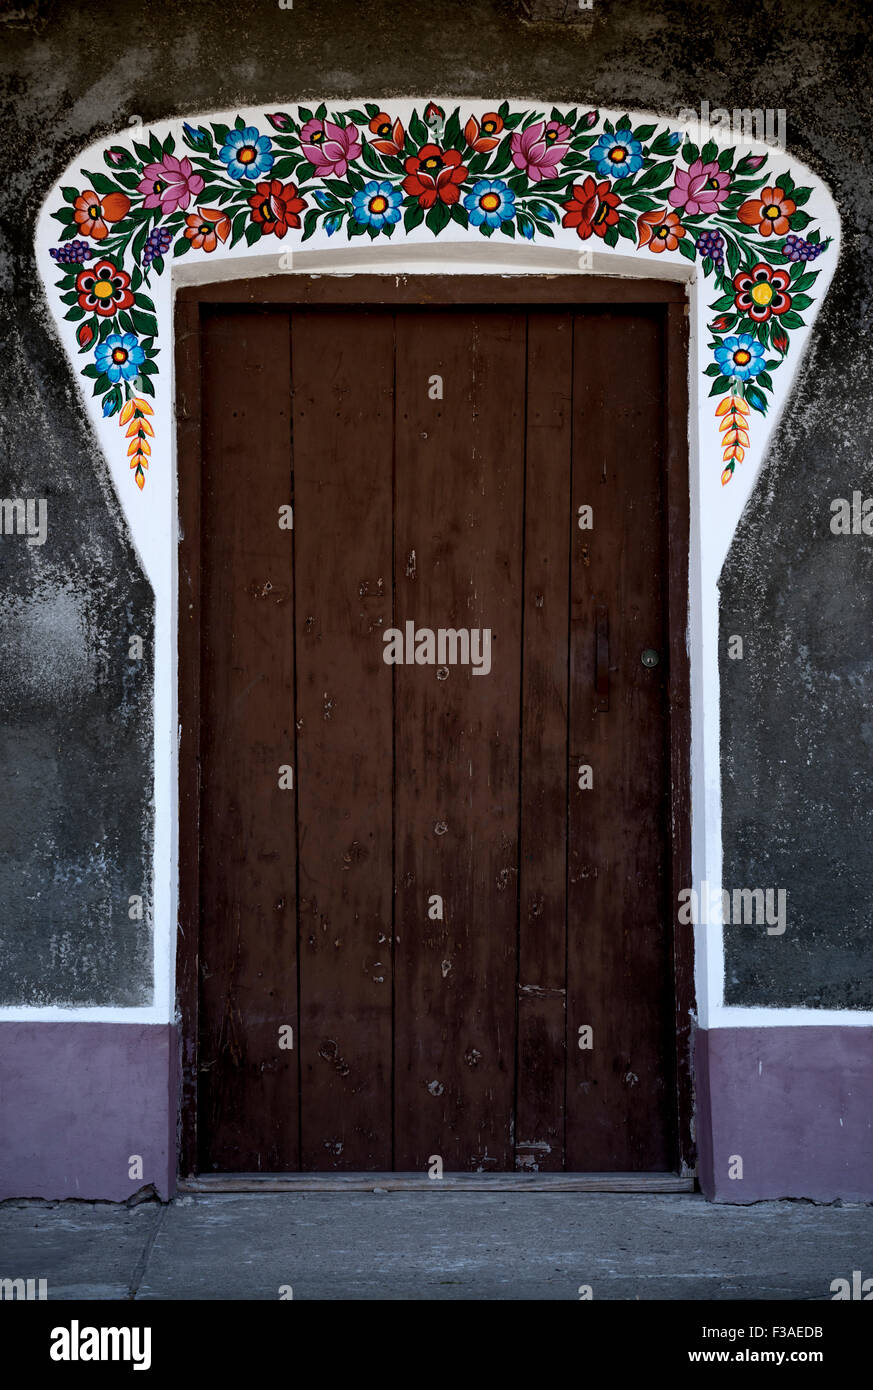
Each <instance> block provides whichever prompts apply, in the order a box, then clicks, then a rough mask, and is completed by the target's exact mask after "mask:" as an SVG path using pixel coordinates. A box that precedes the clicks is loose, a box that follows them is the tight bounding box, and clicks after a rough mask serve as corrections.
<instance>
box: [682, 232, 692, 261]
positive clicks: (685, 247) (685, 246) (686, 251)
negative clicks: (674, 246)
mask: <svg viewBox="0 0 873 1390" xmlns="http://www.w3.org/2000/svg"><path fill="white" fill-rule="evenodd" d="M679 250H680V252H681V253H682V255H683V256H684V257H685V259H686V261H693V260H694V242H693V241H692V240H691V238H690V237H683V238H682V240H681V241H680V242H679Z"/></svg>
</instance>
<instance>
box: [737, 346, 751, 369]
mask: <svg viewBox="0 0 873 1390" xmlns="http://www.w3.org/2000/svg"><path fill="white" fill-rule="evenodd" d="M751 360H752V354H751V353H750V352H747V351H746V349H745V348H737V350H736V352H735V353H734V364H735V365H736V366H737V367H745V365H746V363H747V362H750V361H751Z"/></svg>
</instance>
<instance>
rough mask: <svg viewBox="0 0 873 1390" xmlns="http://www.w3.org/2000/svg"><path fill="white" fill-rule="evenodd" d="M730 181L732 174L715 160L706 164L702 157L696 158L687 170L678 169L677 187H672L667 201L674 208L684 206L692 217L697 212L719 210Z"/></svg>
mask: <svg viewBox="0 0 873 1390" xmlns="http://www.w3.org/2000/svg"><path fill="white" fill-rule="evenodd" d="M730 181H731V176H730V174H729V173H728V172H727V171H723V170H721V169H719V167H718V165H717V164H716V162H715V161H714V160H713V161H712V163H711V164H704V162H703V160H702V159H695V161H694V163H693V164H689V166H688V170H687V172H686V170H685V169H677V170H676V187H675V188H671V189H670V192H669V194H668V195H667V201H668V202H669V203H672V205H673V207H674V208H684V209H685V211H686V212H687V213H688V214H689V216H691V217H693V216H694V214H695V213H697V212H718V207H719V204H720V203H723V202H724V200H725V198H726V197H727V195H728V187H729V185H730Z"/></svg>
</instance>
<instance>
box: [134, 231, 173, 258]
mask: <svg viewBox="0 0 873 1390" xmlns="http://www.w3.org/2000/svg"><path fill="white" fill-rule="evenodd" d="M172 240H173V233H172V232H171V231H168V230H167V228H166V227H153V228H152V230H151V231H150V232H149V235H148V240H147V242H146V244H145V250H144V251H143V253H142V263H143V265H151V263H152V261H153V260H154V258H155V256H165V255H166V254H167V252H168V251H169V249H170V242H171V241H172Z"/></svg>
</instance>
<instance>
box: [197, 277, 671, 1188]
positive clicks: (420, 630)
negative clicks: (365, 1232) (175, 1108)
mask: <svg viewBox="0 0 873 1390" xmlns="http://www.w3.org/2000/svg"><path fill="white" fill-rule="evenodd" d="M199 341H200V344H201V348H200V376H199V379H200V383H201V394H202V405H201V409H200V412H199V414H200V437H199V455H198V460H197V461H198V463H199V465H200V467H199V470H198V472H199V476H198V478H197V479H196V480H194V479H191V480H188V481H187V482H186V481H184V480H181V479H180V487H181V491H182V503H183V516H184V515H187V516H188V517H189V519H190V521H191V525H192V529H193V530H194V531H196V532H197V533H198V534H197V535H196V536H192V537H189V541H188V544H189V545H190V546H191V555H192V556H194V560H193V561H192V560H191V557H190V556H189V557H188V562H187V563H186V565H183V574H188V573H189V569H190V574H191V583H190V585H189V590H190V601H189V605H188V610H189V622H188V624H187V631H188V634H189V635H188V636H187V637H186V636H185V631H186V628H185V625H184V624H183V658H184V660H183V666H184V669H185V670H187V671H188V672H189V673H193V674H194V676H196V689H197V699H195V698H193V696H192V695H191V691H192V689H193V685H194V683H195V682H194V681H193V680H189V683H188V691H189V695H188V698H187V700H186V698H185V696H184V691H183V700H182V726H183V731H184V730H185V728H186V725H187V726H188V727H190V728H191V729H192V734H191V738H192V742H193V744H194V746H195V748H196V755H194V756H193V757H192V764H196V774H197V779H198V781H197V789H196V794H195V793H193V792H191V785H192V783H191V782H190V781H189V784H188V786H189V794H188V796H187V799H186V798H185V796H184V788H183V808H184V807H186V806H187V807H189V808H190V807H192V806H194V805H195V803H196V806H197V807H199V833H198V834H197V836H196V837H195V835H194V834H193V833H192V831H191V827H190V825H189V827H188V829H187V831H186V830H185V828H184V827H183V845H187V846H188V849H187V851H186V854H187V862H186V860H185V859H184V858H183V865H182V871H183V878H184V875H185V874H186V872H187V873H188V875H189V877H190V881H191V882H192V883H193V884H194V888H193V889H192V891H191V893H190V901H191V902H192V903H193V904H195V907H194V909H193V911H194V913H195V924H196V936H197V942H198V955H197V985H196V990H194V989H192V990H191V991H190V992H189V996H188V997H189V999H190V1000H191V1001H192V1003H191V1011H193V1010H194V1008H195V1006H196V1012H197V1024H196V1034H195V1035H194V1036H193V1037H192V1038H191V1041H190V1060H191V1066H190V1068H189V1093H190V1100H189V1110H190V1112H192V1113H191V1114H190V1116H189V1132H192V1131H195V1130H196V1140H195V1141H194V1142H193V1143H192V1144H191V1145H190V1146H189V1150H188V1155H189V1157H188V1166H189V1168H191V1169H192V1170H194V1171H200V1172H209V1171H220V1172H247V1171H260V1172H290V1171H298V1170H301V1169H302V1170H303V1171H318V1170H350V1171H355V1170H371V1171H374V1170H375V1171H378V1170H386V1171H388V1170H392V1169H395V1170H398V1171H423V1170H424V1169H426V1167H427V1166H428V1164H429V1162H430V1160H431V1157H432V1156H433V1155H439V1156H440V1157H441V1158H442V1160H443V1164H444V1168H445V1170H446V1171H467V1172H470V1171H473V1172H494V1171H506V1170H512V1169H516V1168H517V1169H525V1170H540V1171H562V1170H568V1171H574V1170H575V1171H585V1172H611V1171H612V1172H632V1171H653V1172H659V1171H660V1172H665V1171H669V1170H670V1169H673V1168H675V1167H676V1166H677V1163H678V1154H679V1147H678V1132H679V1131H678V1115H677V1068H676V1060H675V1058H676V1021H675V1020H676V997H675V990H674V965H673V952H674V946H675V942H674V937H673V923H672V912H671V892H672V884H673V875H674V867H673V864H674V856H673V855H672V852H671V851H672V849H674V848H675V846H674V845H673V844H672V843H671V818H675V817H674V806H675V797H674V791H675V787H674V783H675V778H672V779H671V757H673V761H674V762H675V731H674V730H673V731H671V723H670V708H669V706H670V694H671V689H672V688H673V687H671V684H670V672H671V638H672V650H673V657H672V663H673V665H674V666H675V664H676V657H675V652H676V650H677V648H678V647H679V646H680V645H681V644H678V643H677V642H676V640H675V634H671V628H670V622H669V614H668V600H669V598H670V590H669V587H668V558H669V557H668V545H667V543H668V529H669V527H668V522H669V515H668V501H669V498H668V489H667V482H668V481H669V480H668V479H667V476H666V473H665V438H666V428H665V401H664V384H665V373H664V367H663V362H664V345H665V316H664V314H663V312H662V311H661V309H660V308H659V307H657V306H654V307H646V306H631V307H625V308H619V307H615V308H612V309H606V308H604V307H603V306H598V307H596V308H594V307H575V308H566V307H563V308H562V307H558V308H548V307H543V306H537V305H531V304H525V303H512V304H507V305H504V306H502V307H498V306H495V305H487V304H486V305H485V306H482V305H466V306H462V307H443V308H437V307H428V308H422V307H413V306H401V305H397V304H390V303H388V304H386V303H380V304H370V305H365V306H361V305H354V304H350V305H339V306H337V305H334V306H324V305H305V304H302V305H295V306H292V307H291V308H290V309H289V308H281V307H271V308H264V309H257V308H248V309H245V310H239V309H234V308H229V309H210V310H208V311H204V313H203V315H202V325H201V329H200V333H199ZM192 452H193V451H192V450H188V451H187V456H188V457H189V458H190V455H191V453H192ZM291 506H293V528H291V527H290V526H289V525H288V524H287V523H288V518H289V515H290V514H289V512H288V510H287V509H288V508H290V507H291ZM283 508H285V512H284V513H283V512H282V509H283ZM282 515H284V517H285V524H284V525H280V524H279V520H280V516H282ZM195 551H196V554H195ZM686 563H687V560H686ZM184 613H185V609H184V607H183V615H184ZM486 633H487V641H486V636H485V635H486ZM398 634H399V645H398V637H397V635H398ZM486 649H487V652H488V659H487V662H486V659H485V651H486ZM465 652H466V656H467V659H466V660H465V659H464V655H465ZM392 653H393V656H394V657H395V658H396V659H395V660H393V661H390V662H389V660H387V659H386V658H387V657H388V656H389V655H390V654H392ZM651 653H654V654H655V657H654V658H653V657H652V656H651ZM653 660H654V663H655V664H650V663H652V661H653ZM645 663H649V664H645ZM486 665H487V669H486ZM674 684H675V682H674ZM198 703H199V708H198ZM186 704H187V708H186ZM671 750H672V752H671ZM671 798H672V799H671ZM681 814H684V810H683V811H682V812H681ZM681 814H680V815H679V819H681ZM185 959H186V960H187V961H188V962H189V964H190V961H191V957H190V955H189V956H186V958H185ZM189 1036H190V1034H189Z"/></svg>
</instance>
